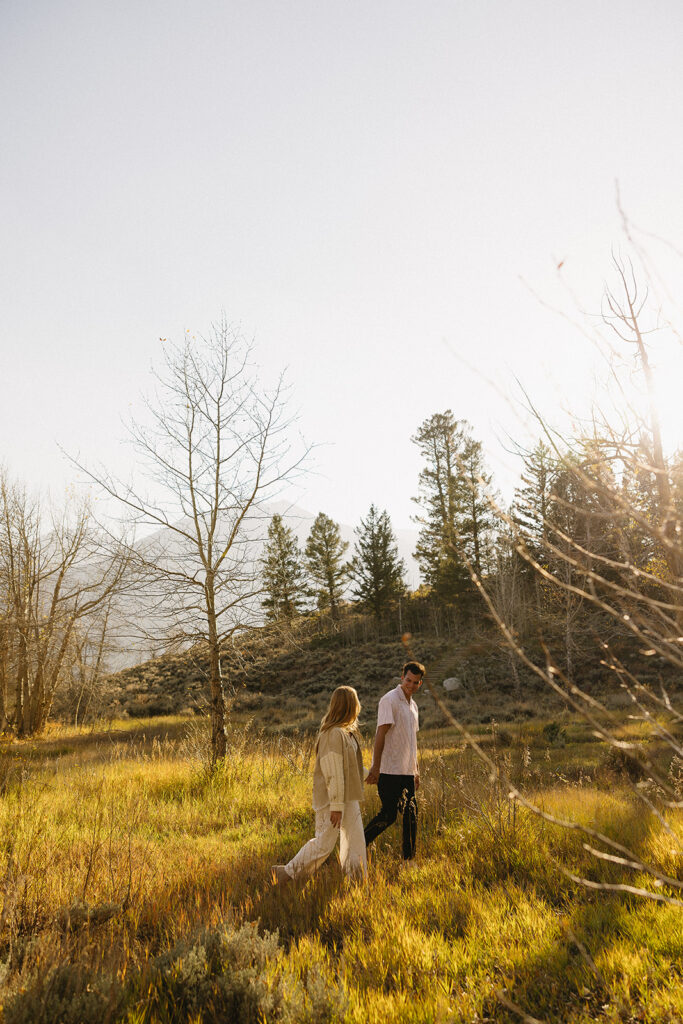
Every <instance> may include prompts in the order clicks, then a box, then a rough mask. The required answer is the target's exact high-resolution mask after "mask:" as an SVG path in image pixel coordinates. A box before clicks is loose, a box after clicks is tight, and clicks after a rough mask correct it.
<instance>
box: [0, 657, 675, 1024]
mask: <svg viewBox="0 0 683 1024" xmlns="http://www.w3.org/2000/svg"><path fill="white" fill-rule="evenodd" d="M392 657H393V655H392ZM328 685H329V683H328ZM285 691H286V692H288V691H289V688H288V687H285ZM421 700H422V703H423V704H424V703H425V700H426V695H423V696H422V698H421ZM423 712H426V708H423ZM423 717H424V714H423ZM625 728H627V729H628V730H630V734H631V735H632V736H633V735H638V729H639V728H640V727H639V726H637V725H636V724H630V725H625ZM508 730H509V731H508V733H507V734H505V733H504V734H503V735H501V733H500V731H498V730H496V729H493V730H491V728H490V727H483V726H480V727H479V728H478V732H479V733H480V735H481V737H482V741H483V742H485V743H486V744H488V746H489V749H491V750H493V751H495V752H496V756H499V757H501V758H504V759H505V760H506V762H507V764H508V768H509V771H510V772H511V773H512V774H513V776H514V777H515V779H516V780H517V781H518V782H519V784H520V785H523V786H524V787H526V788H527V790H529V791H532V792H536V793H539V794H542V800H543V803H544V806H545V807H546V809H548V810H551V811H554V812H556V813H560V814H564V815H567V816H570V817H576V818H582V819H583V820H586V821H590V822H591V823H592V824H594V825H596V824H597V825H598V826H599V827H601V828H604V830H605V831H607V832H608V833H609V834H611V835H614V836H618V837H619V838H620V839H621V840H622V841H626V842H628V843H629V844H631V845H632V846H633V847H634V848H635V849H637V850H638V851H639V852H640V853H641V854H642V855H643V856H649V857H650V858H652V859H653V860H654V861H655V862H656V863H657V864H658V865H659V866H660V867H661V868H662V869H663V870H664V871H665V872H668V873H669V874H671V875H674V876H676V877H678V878H683V870H682V865H681V858H680V856H677V855H676V853H675V843H674V840H673V839H672V836H670V835H668V834H667V833H666V832H665V831H664V830H663V829H662V828H661V827H660V826H659V825H657V823H656V822H655V823H653V822H651V821H648V820H647V819H645V817H644V816H643V814H642V808H641V807H640V806H639V805H637V804H635V803H634V801H633V798H632V795H631V793H630V790H629V789H628V788H627V787H626V786H625V784H624V783H622V782H620V781H619V779H618V777H617V776H615V775H612V774H610V773H609V771H608V770H607V761H608V758H607V756H606V752H605V750H604V749H603V748H602V745H601V744H599V743H597V742H596V741H595V739H594V738H593V737H591V736H590V734H589V732H588V730H587V729H586V728H585V726H584V725H583V724H582V723H579V722H577V723H574V722H571V721H567V723H566V735H565V737H564V738H563V741H562V742H563V743H564V745H563V746H562V745H555V746H551V745H549V744H548V742H547V739H546V736H547V735H548V733H547V730H546V732H545V733H544V731H543V722H542V721H538V722H527V723H525V724H520V725H514V726H510V727H508ZM230 740H231V751H232V754H231V758H230V761H229V763H228V764H227V765H226V766H225V768H224V769H223V770H221V771H217V772H214V773H213V774H210V773H208V772H207V771H206V769H205V768H204V766H203V762H202V759H201V757H202V752H203V751H204V750H205V746H206V734H205V727H204V723H203V722H202V721H200V720H197V719H192V720H188V719H178V718H176V719H158V718H157V719H155V720H152V721H143V720H140V721H136V722H128V723H125V722H121V723H114V724H113V727H112V728H110V729H109V730H108V731H106V732H103V733H98V732H97V731H95V730H78V729H64V728H61V729H60V728H57V729H54V730H52V732H51V734H50V735H48V736H47V737H46V738H45V739H44V740H41V741H36V742H34V743H32V744H12V745H10V746H6V747H3V749H2V766H3V768H2V772H1V773H0V779H2V780H4V781H3V787H2V788H3V793H4V796H3V799H2V802H0V835H2V836H3V837H4V839H3V844H2V847H1V852H0V878H2V879H3V893H4V902H3V910H2V915H1V916H2V932H1V934H0V961H5V962H6V971H5V979H4V1001H5V1003H6V1005H7V1007H8V1018H7V1019H9V1020H10V1021H11V1024H17V1022H18V1021H21V1020H26V1021H27V1022H28V1021H29V1020H39V1019H40V1017H39V1015H38V1010H36V1007H40V1006H43V1005H45V1004H46V1003H47V1004H49V1003H50V999H51V998H53V997H52V996H51V995H50V994H49V991H47V990H48V988H49V987H48V986H47V979H48V978H49V977H50V973H49V972H50V968H51V965H53V964H55V963H58V962H60V961H62V962H64V961H66V962H68V963H70V964H72V965H76V964H81V965H84V967H87V968H88V969H92V971H93V972H94V974H93V976H92V978H95V979H96V978H97V977H103V976H104V977H108V978H112V977H113V978H115V979H117V980H115V981H114V982H113V983H111V985H110V986H109V987H107V992H108V996H107V998H108V999H109V1002H110V1003H111V1004H112V1005H113V1004H114V1003H115V1002H116V1000H117V999H119V998H123V1003H119V1009H118V1011H117V1012H118V1017H119V1019H122V1017H125V1016H126V1014H128V1015H129V1019H130V1020H131V1022H132V1021H134V1020H142V1019H144V1013H145V1012H146V1013H147V1014H148V1017H147V1019H149V1020H159V1021H162V1020H189V1019H193V1020H195V1021H196V1020H199V1019H201V1018H200V1017H199V1016H197V1014H198V1011H197V1010H196V1007H195V1010H193V1011H192V1015H190V1012H189V1010H187V1007H186V1009H185V1010H183V1009H182V1006H185V1004H184V1003H183V998H184V996H183V993H185V992H186V988H187V985H188V984H189V982H188V981H187V977H186V974H187V972H186V965H185V966H183V965H182V964H181V966H180V967H179V966H178V965H177V964H176V967H175V968H174V970H175V972H176V973H175V974H174V978H175V981H174V985H175V988H174V989H173V994H172V998H171V995H170V994H169V991H170V990H169V989H168V986H167V987H166V988H164V986H163V985H162V984H161V983H160V981H159V977H158V975H154V974H153V973H150V968H149V963H150V958H152V957H154V956H155V955H156V954H157V953H159V952H161V951H163V950H164V949H168V948H170V947H173V946H174V944H175V943H177V942H178V941H179V940H180V939H181V938H182V937H183V936H187V935H191V934H192V933H193V932H194V931H195V930H196V929H197V928H200V927H206V926H219V925H221V924H223V923H224V922H226V921H227V922H232V923H236V924H239V923H240V922H243V921H254V920H259V921H260V927H261V928H262V929H267V930H275V929H277V930H278V931H279V936H280V952H279V953H278V954H277V956H276V958H275V962H276V966H277V972H279V976H280V977H281V978H284V979H289V980H288V981H287V984H288V985H290V986H291V985H294V983H295V981H296V979H302V978H306V979H310V977H312V976H313V975H311V972H312V970H313V968H315V971H316V972H317V974H316V976H319V978H320V979H322V988H323V990H324V992H326V993H328V994H329V993H334V994H335V995H334V999H333V1000H332V1001H331V1002H330V999H329V998H328V995H325V996H320V994H318V996H316V995H315V991H314V987H312V988H311V987H310V986H309V989H307V990H306V991H307V994H306V995H305V999H304V1002H305V1005H304V1004H303V1003H302V1006H301V1007H300V1008H299V1010H297V1014H298V1017H295V1019H301V1020H303V1019H305V1014H306V1013H309V1014H310V1017H309V1019H312V1020H321V1021H322V1020H324V1019H334V1016H335V1013H336V1014H337V1015H341V1016H344V1017H345V1018H346V1019H347V1020H348V1021H353V1022H357V1024H361V1022H366V1021H368V1022H377V1024H379V1022H399V1021H401V1022H418V1021H423V1022H427V1021H443V1022H446V1021H454V1022H455V1021H457V1022H471V1021H476V1020H480V1021H481V1020H487V1019H488V1020H493V1021H498V1022H506V1021H513V1020H514V1021H516V1020H519V1016H518V1015H517V1014H515V1013H513V1012H511V1011H508V1010H506V1009H505V1008H504V1006H503V1005H502V1003H501V1002H500V1000H499V998H498V997H497V996H496V991H497V990H501V989H505V993H504V994H503V998H506V999H508V1000H512V1001H513V1002H515V1003H517V1004H519V1005H520V1006H522V1007H524V1009H525V1010H526V1012H527V1013H530V1014H531V1015H532V1016H534V1017H537V1018H542V1019H544V1020H547V1021H567V1022H573V1024H579V1022H581V1024H584V1022H588V1021H594V1020H601V1021H629V1020H631V1021H648V1022H652V1024H655V1022H656V1024H661V1022H666V1021H671V1022H673V1021H681V1020H683V985H682V984H681V982H682V980H683V979H682V978H681V963H682V961H683V927H682V925H681V911H680V910H677V909H675V908H668V907H662V906H658V905H655V904H649V903H643V902H638V901H637V900H634V899H632V898H629V897H626V896H623V895H609V894H594V893H590V892H587V891H586V890H584V889H582V888H581V887H579V886H576V885H575V884H574V883H572V882H570V881H568V880H567V878H566V877H565V876H564V875H563V874H562V873H561V871H560V869H559V866H558V865H559V864H560V863H562V864H568V865H570V866H571V867H572V868H574V869H576V870H578V871H579V873H582V874H588V875H590V876H591V877H602V878H607V879H612V880H616V879H618V878H622V877H623V874H622V869H621V868H618V867H616V866H614V865H608V864H602V865H596V863H595V862H592V861H591V859H590V857H589V856H588V854H587V853H586V852H585V851H584V850H583V849H582V847H581V842H580V837H579V836H576V835H574V834H572V833H568V832H564V831H561V832H558V831H556V830H554V829H551V828H550V827H549V826H547V825H544V824H543V823H542V822H541V821H539V820H538V819H536V818H532V817H530V816H529V815H527V814H525V813H524V812H521V811H519V810H515V809H514V808H512V807H511V806H510V804H509V802H508V801H507V800H506V799H505V794H501V793H499V792H498V791H497V790H496V788H495V787H492V786H491V784H490V782H489V781H488V780H487V778H486V775H485V773H483V772H482V771H481V769H480V767H479V766H478V764H477V762H476V761H474V760H473V759H472V756H471V754H470V753H469V752H468V751H466V750H464V749H463V748H462V747H461V745H459V743H458V742H457V740H456V739H455V738H454V737H453V736H452V735H451V734H450V733H449V731H448V730H443V729H435V728H432V729H425V730H424V731H423V733H422V734H421V748H422V770H423V777H424V786H423V792H422V795H421V825H420V855H419V865H418V868H417V870H416V871H415V872H413V873H411V874H408V875H406V874H403V873H401V872H400V870H399V858H398V847H399V835H398V829H393V830H391V831H390V832H388V833H386V834H385V836H384V837H382V838H381V839H380V840H379V841H378V843H377V846H376V849H375V853H374V856H373V858H372V862H371V868H370V879H369V884H368V885H366V886H357V885H354V884H351V885H349V884H347V883H345V882H344V881H343V880H342V879H340V877H339V875H338V869H337V868H336V865H335V863H334V862H332V863H330V864H328V865H326V867H325V868H324V869H323V871H322V872H321V873H320V874H319V875H318V876H317V877H316V878H315V879H314V880H312V881H310V882H308V883H306V884H305V885H304V886H303V887H300V886H292V887H290V888H289V889H287V890H285V891H278V890H276V889H273V887H272V886H271V885H270V883H269V865H270V864H272V863H274V862H277V861H283V860H285V859H287V858H288V857H289V856H291V854H292V853H293V852H295V850H296V849H297V848H298V846H299V844H300V843H301V842H303V841H304V840H305V839H307V838H308V837H309V836H310V834H311V824H312V813H311V810H310V757H311V751H312V740H311V737H310V736H308V735H307V734H302V735H298V736H297V735H288V734H286V733H284V734H283V733H282V732H280V733H279V734H277V735H272V734H271V735H270V736H266V735H264V734H263V732H261V731H259V730H258V729H256V728H255V727H251V728H247V729H245V728H244V727H242V726H239V725H238V724H235V725H234V727H233V729H232V731H231V736H230ZM572 766H573V767H572ZM375 807H376V796H375V794H374V791H373V792H372V793H371V794H370V795H369V798H368V801H367V806H366V808H365V815H366V816H367V815H369V814H371V813H373V812H374V809H375ZM669 824H670V827H671V828H672V829H673V830H674V831H675V832H676V833H677V835H678V837H679V840H680V839H681V838H682V837H683V816H682V815H681V813H680V812H671V813H670V814H669ZM628 878H629V880H631V881H632V880H633V873H630V874H629V875H628ZM127 895H129V897H130V898H129V900H128V902H127V905H125V906H123V907H122V906H121V905H122V904H126V896H127ZM78 901H86V902H87V903H88V904H89V906H90V907H91V908H93V907H94V908H100V913H101V916H104V917H106V915H107V913H109V912H110V911H111V912H112V914H113V916H111V917H110V918H109V919H108V920H106V921H100V922H97V921H96V920H91V921H90V922H89V923H84V920H83V916H82V915H83V909H82V907H81V909H80V911H78V913H80V914H81V917H80V918H79V917H78V913H76V912H75V913H74V919H73V920H72V921H69V920H68V919H67V917H66V916H65V914H64V908H69V907H74V905H76V904H77V903H78ZM108 906H109V910H108V909H107V907H108ZM102 908H104V910H102ZM112 908H113V910H112ZM582 948H583V949H584V950H585V951H586V952H585V953H583V952H581V949H582ZM589 957H590V959H589ZM181 959H182V958H181ZM186 959H187V957H186V956H185V960H186ZM183 963H184V961H183ZM314 973H315V972H314ZM92 978H91V979H90V980H91V981H92ZM86 980H87V978H86ZM307 984H308V982H307ZM75 985H76V988H78V984H77V983H75ZM22 986H23V987H24V989H25V993H24V995H23V996H21V995H20V996H19V998H18V999H17V992H19V990H20V988H21V987H22ZM126 986H128V988H126ZM183 986H185V988H184V987H183ZM91 988H92V985H91ZM209 988H210V986H209ZM46 991H47V994H46ZM52 992H54V984H53V985H52ZM122 994H125V998H124V996H123V995H122ZM188 998H189V997H188ZM193 998H194V997H193ZM30 1000H33V1002H31V1003H30V1005H29V1002H28V1001H30ZM169 1000H170V1002H169ZM174 1000H175V1002H174ZM316 1000H317V1002H316ZM326 1000H327V1002H326ZM1 1001H3V1000H2V995H0V1002H1ZM155 1005H156V1010H153V1007H154V1006H155ZM172 1005H175V1007H176V1009H175V1010H172V1009H170V1007H171V1006H172ZM22 1007H23V1009H22ZM136 1007H137V1009H136ZM244 1012H245V1013H246V1011H244ZM22 1013H24V1016H23V1017H22ZM164 1014H166V1016H164ZM326 1014H327V1016H326ZM43 1019H44V1020H46V1021H47V1020H49V1019H56V1018H54V1017H53V1018H50V1017H49V1015H47V1016H45V1017H44V1018H43ZM79 1019H80V1018H79ZM82 1019H83V1020H85V1018H82ZM95 1019H97V1020H103V1019H104V1017H103V1016H102V1014H101V1013H100V1015H99V1016H98V1017H96V1018H95ZM203 1019H204V1020H205V1021H209V1020H211V1019H212V1017H211V1014H210V1013H209V1014H208V1015H206V1016H205V1017H204V1018H203ZM243 1019H244V1020H245V1021H246V1020H247V1019H248V1018H247V1017H244V1018H243Z"/></svg>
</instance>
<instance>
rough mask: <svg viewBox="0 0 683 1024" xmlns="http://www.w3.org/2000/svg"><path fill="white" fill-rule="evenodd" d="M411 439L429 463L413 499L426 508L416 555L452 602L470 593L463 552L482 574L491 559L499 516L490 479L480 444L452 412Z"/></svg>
mask: <svg viewBox="0 0 683 1024" xmlns="http://www.w3.org/2000/svg"><path fill="white" fill-rule="evenodd" d="M412 441H413V443H414V444H416V445H417V446H418V448H419V450H420V452H421V454H422V456H423V458H424V459H425V462H426V465H425V467H424V469H423V470H422V472H421V473H420V477H419V493H418V496H417V497H416V498H415V499H414V500H415V501H416V502H417V504H418V505H420V506H421V508H422V514H421V515H419V516H416V517H415V519H416V522H417V523H419V524H420V526H421V530H420V534H419V538H418V544H417V548H416V550H415V557H416V558H417V560H418V562H419V563H420V568H421V569H422V573H423V575H424V577H425V580H426V581H427V583H428V584H429V585H430V586H431V587H433V588H434V590H435V591H436V593H437V594H438V595H439V596H440V597H441V598H443V599H445V600H453V599H454V598H455V597H457V596H458V594H461V593H463V592H466V591H468V590H470V589H471V581H470V577H469V574H468V572H467V569H466V568H465V566H464V564H463V561H462V559H461V558H460V557H459V556H458V551H459V550H461V551H463V552H464V553H465V554H466V555H467V558H468V559H469V561H470V562H471V563H472V566H473V568H474V569H475V571H476V572H477V574H478V575H481V574H482V572H483V571H485V569H486V568H487V564H488V561H489V555H490V546H491V532H492V529H493V525H494V517H493V513H492V511H491V509H490V507H489V504H488V502H487V500H486V497H485V495H484V488H485V487H486V486H487V485H488V484H489V483H490V477H489V476H488V475H487V474H486V472H485V469H484V464H483V457H482V447H481V442H479V441H475V440H474V438H473V437H472V433H471V427H470V425H469V424H468V423H467V421H466V420H456V419H455V418H454V416H453V413H452V412H451V410H450V409H447V410H446V412H444V413H435V414H434V415H433V416H430V418H429V419H427V420H425V421H424V423H423V424H422V425H421V427H420V429H419V430H418V432H417V434H416V435H415V436H414V437H413V438H412Z"/></svg>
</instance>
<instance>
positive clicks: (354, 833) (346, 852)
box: [285, 800, 368, 878]
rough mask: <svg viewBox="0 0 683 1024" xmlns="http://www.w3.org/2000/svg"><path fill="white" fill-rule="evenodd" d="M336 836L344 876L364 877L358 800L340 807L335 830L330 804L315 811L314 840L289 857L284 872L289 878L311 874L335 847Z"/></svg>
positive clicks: (363, 854) (361, 820)
mask: <svg viewBox="0 0 683 1024" xmlns="http://www.w3.org/2000/svg"><path fill="white" fill-rule="evenodd" d="M337 836H339V860H340V861H341V866H342V870H343V871H344V872H345V873H346V874H347V875H356V874H363V875H364V874H366V872H367V870H368V858H367V854H366V852H365V836H364V835H363V819H362V818H361V814H360V803H359V801H358V800H349V802H348V803H346V804H344V810H343V811H342V820H341V825H340V827H339V828H335V826H334V825H332V824H330V805H329V804H328V805H327V807H321V809H320V810H319V811H316V812H315V838H314V839H309V841H308V842H307V843H305V845H304V846H302V847H301V849H300V850H299V852H298V853H297V854H296V856H294V857H292V859H291V860H290V862H289V864H285V870H286V871H287V873H288V874H290V875H291V876H292V878H301V877H305V876H306V875H312V874H313V872H314V871H316V870H317V869H318V868H319V867H320V865H321V864H323V863H324V862H325V861H326V860H327V858H328V857H329V855H330V854H331V853H332V851H333V850H334V848H335V846H336V845H337Z"/></svg>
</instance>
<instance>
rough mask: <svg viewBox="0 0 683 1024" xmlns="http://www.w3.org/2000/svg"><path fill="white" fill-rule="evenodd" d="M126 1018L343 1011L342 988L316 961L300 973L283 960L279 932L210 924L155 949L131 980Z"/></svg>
mask: <svg viewBox="0 0 683 1024" xmlns="http://www.w3.org/2000/svg"><path fill="white" fill-rule="evenodd" d="M134 989H135V990H134V1006H133V1008H132V1009H131V1011H130V1015H129V1020H130V1021H133V1020H134V1021H135V1022H136V1024H154V1022H156V1021H171V1020H178V1021H180V1020H195V1019H199V1020H206V1021H210V1020H220V1021H222V1022H224V1024H230V1022H234V1024H263V1022H264V1021H277V1022H281V1024H299V1022H305V1021H310V1022H311V1024H324V1022H333V1021H335V1020H338V1019H340V1018H341V1016H343V1012H344V1009H345V1007H344V1005H343V1003H344V999H343V995H342V990H341V988H340V987H339V986H338V985H335V984H334V982H332V983H330V980H329V979H324V978H323V977H322V975H321V972H320V970H319V969H317V968H316V967H311V968H310V969H309V970H308V971H307V972H306V974H305V976H304V977H300V978H298V977H294V976H292V975H291V974H287V973H286V972H285V971H284V970H283V967H282V963H281V951H280V946H279V942H278V934H277V932H274V933H270V932H264V934H263V935H259V933H258V927H257V925H256V924H245V925H243V926H242V927H241V928H239V929H234V928H232V927H230V926H228V925H223V926H220V927H218V928H211V929H208V930H206V931H204V932H201V933H200V934H199V935H197V936H195V937H194V938H192V939H189V940H186V941H183V942H180V943H179V944H178V945H177V946H176V947H175V948H174V949H173V950H172V951H171V952H169V953H165V954H163V955H162V956H160V957H158V958H157V959H156V960H155V961H154V963H153V965H152V968H151V970H150V971H148V972H146V973H145V974H144V975H141V976H140V978H139V979H138V980H137V981H136V982H135V983H134Z"/></svg>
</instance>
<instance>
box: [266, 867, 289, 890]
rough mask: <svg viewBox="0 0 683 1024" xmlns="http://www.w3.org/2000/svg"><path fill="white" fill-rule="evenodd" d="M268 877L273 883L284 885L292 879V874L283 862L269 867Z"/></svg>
mask: <svg viewBox="0 0 683 1024" xmlns="http://www.w3.org/2000/svg"><path fill="white" fill-rule="evenodd" d="M270 877H271V878H272V880H273V885H286V884H287V882H291V881H292V876H291V875H290V873H289V871H288V870H287V868H286V867H285V866H284V864H273V866H272V868H271V869H270Z"/></svg>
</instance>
